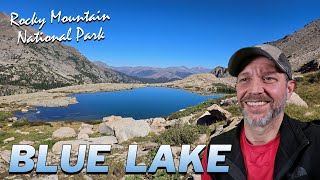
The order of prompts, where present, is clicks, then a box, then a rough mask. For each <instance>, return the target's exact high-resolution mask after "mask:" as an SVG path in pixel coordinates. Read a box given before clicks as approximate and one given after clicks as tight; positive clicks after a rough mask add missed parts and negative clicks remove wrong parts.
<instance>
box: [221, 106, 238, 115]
mask: <svg viewBox="0 0 320 180" xmlns="http://www.w3.org/2000/svg"><path fill="white" fill-rule="evenodd" d="M223 109H225V110H227V111H229V112H230V113H231V114H232V116H242V113H241V110H240V107H239V105H231V106H226V107H223Z"/></svg>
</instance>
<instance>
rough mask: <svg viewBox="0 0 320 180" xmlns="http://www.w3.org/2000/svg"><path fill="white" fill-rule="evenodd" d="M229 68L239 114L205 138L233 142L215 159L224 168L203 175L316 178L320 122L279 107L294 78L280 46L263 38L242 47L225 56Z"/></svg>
mask: <svg viewBox="0 0 320 180" xmlns="http://www.w3.org/2000/svg"><path fill="white" fill-rule="evenodd" d="M228 70H229V73H230V74H231V75H232V76H235V77H237V84H236V91H237V100H238V103H239V105H240V108H241V111H242V113H243V116H244V118H243V120H242V121H241V122H240V123H239V125H238V126H237V128H235V129H233V130H231V131H229V132H226V133H224V134H222V135H220V136H217V137H214V138H212V139H211V140H210V143H209V145H210V144H232V150H231V152H225V153H223V154H225V157H226V159H225V162H224V163H220V164H218V165H224V166H229V171H228V173H212V174H210V173H204V174H202V176H201V177H202V179H217V180H224V179H239V180H240V179H249V180H251V179H263V180H268V179H320V126H318V125H314V124H312V123H303V122H299V121H296V120H293V119H291V118H290V117H288V116H287V115H286V114H285V113H284V108H285V105H286V101H287V100H288V99H289V98H290V96H291V94H292V93H293V90H294V88H295V86H296V83H295V81H294V80H293V78H292V70H291V66H290V63H289V61H288V59H287V58H286V56H285V55H284V54H283V52H282V51H281V50H280V49H278V48H276V47H274V46H271V45H267V44H262V45H257V46H255V47H247V48H242V49H240V50H238V51H237V52H236V53H235V54H233V55H232V57H231V58H230V60H229V64H228ZM207 151H208V149H206V151H205V153H204V157H203V159H202V164H203V165H204V169H206V164H207V158H208V157H207Z"/></svg>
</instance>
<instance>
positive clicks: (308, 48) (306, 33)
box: [267, 19, 320, 72]
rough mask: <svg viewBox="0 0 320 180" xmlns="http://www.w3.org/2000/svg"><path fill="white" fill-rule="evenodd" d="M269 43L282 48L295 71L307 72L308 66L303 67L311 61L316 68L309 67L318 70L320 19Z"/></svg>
mask: <svg viewBox="0 0 320 180" xmlns="http://www.w3.org/2000/svg"><path fill="white" fill-rule="evenodd" d="M267 44H271V45H274V46H277V47H279V48H280V49H282V50H283V52H284V53H285V54H286V55H287V57H288V58H289V61H290V63H291V64H292V67H293V69H294V70H295V71H302V72H305V70H303V69H306V67H305V68H303V69H301V67H302V66H303V65H305V64H307V63H309V62H310V61H313V63H310V65H313V66H314V67H316V68H312V67H309V69H311V70H318V69H319V64H320V46H319V45H320V19H317V20H315V21H313V22H311V23H309V24H307V25H305V26H304V27H303V28H301V29H299V30H297V31H296V32H294V33H292V34H289V35H287V36H285V37H283V38H281V39H279V40H277V41H273V42H268V43H267ZM307 69H308V68H307ZM306 72H308V71H306Z"/></svg>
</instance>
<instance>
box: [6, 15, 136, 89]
mask: <svg viewBox="0 0 320 180" xmlns="http://www.w3.org/2000/svg"><path fill="white" fill-rule="evenodd" d="M19 31H22V32H23V33H24V32H25V31H26V32H27V37H29V35H32V34H34V33H36V32H37V30H36V29H34V28H31V27H28V26H20V27H17V26H11V25H10V18H9V17H8V16H7V15H6V14H4V13H2V12H0V37H1V38H0V95H9V94H17V93H28V92H34V91H38V90H43V89H51V88H56V87H63V86H68V85H76V84H89V83H102V82H118V83H119V82H126V83H138V82H140V81H138V80H135V79H133V78H131V77H129V76H127V75H124V74H122V73H118V72H115V71H113V70H111V69H108V68H103V69H102V68H100V67H97V66H96V65H95V64H93V63H92V62H91V61H89V60H88V59H87V58H86V57H85V56H83V55H82V54H81V53H80V52H79V51H78V50H77V49H75V48H73V47H70V46H67V45H65V44H63V43H59V42H54V43H38V44H35V43H29V44H27V43H26V44H23V43H21V42H20V43H19V44H17V40H18V32H19Z"/></svg>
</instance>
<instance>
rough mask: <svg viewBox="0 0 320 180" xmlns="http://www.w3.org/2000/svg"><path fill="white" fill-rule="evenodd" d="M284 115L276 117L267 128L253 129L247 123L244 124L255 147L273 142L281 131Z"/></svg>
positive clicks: (247, 136) (245, 130) (247, 135)
mask: <svg viewBox="0 0 320 180" xmlns="http://www.w3.org/2000/svg"><path fill="white" fill-rule="evenodd" d="M283 117H284V113H283V114H280V115H279V116H277V117H275V119H273V120H271V122H270V123H269V124H268V125H266V126H265V127H252V126H250V125H249V124H248V123H247V122H246V121H245V122H244V132H245V135H246V138H247V139H248V141H249V142H250V143H251V144H253V145H262V144H266V143H268V142H270V141H271V140H273V139H274V138H275V137H276V136H277V134H278V132H279V129H280V126H281V123H282V120H283Z"/></svg>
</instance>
